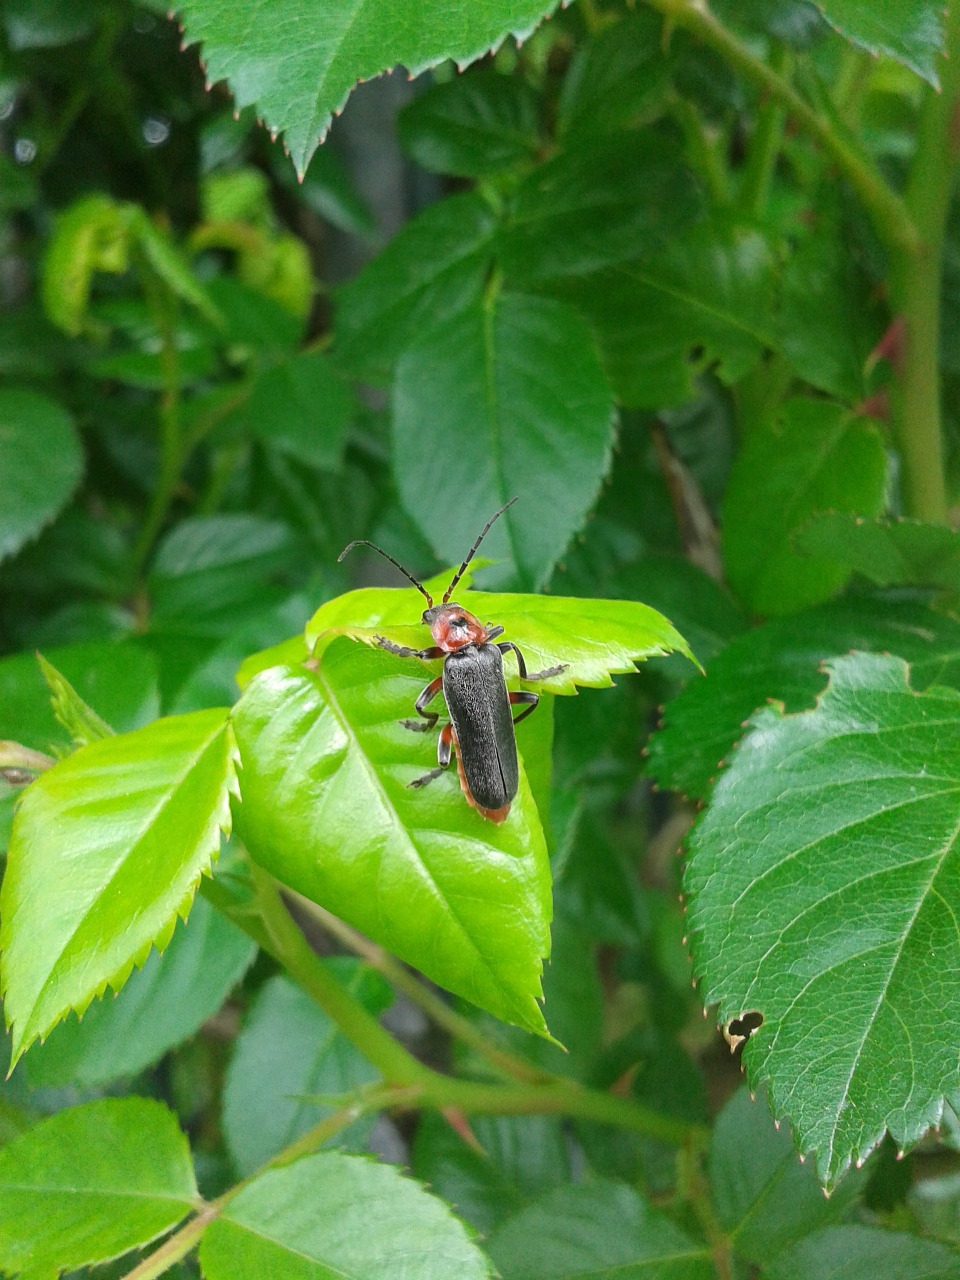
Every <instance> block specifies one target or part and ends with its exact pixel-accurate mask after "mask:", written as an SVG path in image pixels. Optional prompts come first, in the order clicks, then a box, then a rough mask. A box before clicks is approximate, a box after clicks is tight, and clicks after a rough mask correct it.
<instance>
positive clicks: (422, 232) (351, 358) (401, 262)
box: [334, 192, 496, 375]
mask: <svg viewBox="0 0 960 1280" xmlns="http://www.w3.org/2000/svg"><path fill="white" fill-rule="evenodd" d="M495 230H496V218H495V216H494V213H493V211H492V210H491V209H490V207H489V206H488V205H487V204H486V203H485V202H484V201H483V200H482V199H481V198H480V196H479V195H477V194H475V193H473V192H471V193H469V194H463V195H456V196H450V197H449V198H448V199H446V200H441V201H440V202H439V203H438V204H435V205H431V206H430V207H429V208H428V209H425V210H424V212H423V213H421V214H420V215H419V216H418V217H416V218H414V219H412V220H411V221H410V222H408V223H406V224H405V225H404V226H403V227H402V228H401V230H400V231H398V232H397V234H396V235H395V236H394V238H393V239H392V240H391V241H390V243H389V244H388V245H387V247H386V248H385V249H384V250H383V251H382V252H381V253H380V254H379V255H378V256H377V257H376V258H374V259H373V261H372V262H370V263H368V264H367V266H366V267H365V268H364V269H363V270H362V271H361V272H360V274H359V275H357V276H356V277H355V278H354V279H353V280H351V281H350V282H349V283H348V284H345V285H344V286H343V287H342V288H341V289H340V291H339V292H338V294H337V298H336V301H337V307H336V312H335V315H334V354H335V355H336V357H337V358H338V359H339V360H340V362H341V363H342V364H343V365H344V366H345V367H346V368H348V369H350V370H351V371H352V372H354V373H357V374H367V375H376V374H378V373H380V374H382V373H383V372H384V371H386V370H387V369H389V368H390V366H391V365H392V364H393V362H394V361H395V360H396V358H397V357H398V356H399V355H400V353H401V352H402V351H403V350H404V348H406V347H408V346H409V345H410V344H411V343H412V342H415V341H416V339H417V338H419V336H420V334H421V333H422V332H423V330H424V329H426V328H431V327H433V326H434V325H436V324H439V323H440V322H441V321H447V320H450V319H451V318H452V317H453V316H456V315H458V314H459V313H460V312H462V311H464V310H465V309H466V308H467V307H470V306H471V305H474V304H476V303H477V302H478V301H479V299H480V296H481V293H482V291H483V287H484V282H485V281H486V278H487V276H488V274H489V271H490V266H491V261H492V255H493V240H494V233H495Z"/></svg>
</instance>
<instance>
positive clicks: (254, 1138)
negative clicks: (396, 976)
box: [223, 956, 393, 1176]
mask: <svg viewBox="0 0 960 1280" xmlns="http://www.w3.org/2000/svg"><path fill="white" fill-rule="evenodd" d="M324 963H325V964H327V965H329V966H330V967H331V968H332V969H333V970H334V971H335V972H336V974H337V977H338V978H339V979H340V980H341V981H342V983H343V985H344V986H345V987H346V988H347V989H348V990H349V991H350V992H351V993H352V994H353V995H354V996H355V997H356V998H357V999H358V1000H359V1001H360V1003H361V1004H362V1005H363V1006H364V1008H365V1009H367V1010H368V1011H369V1012H370V1013H373V1014H380V1013H382V1012H383V1010H384V1009H386V1008H387V1007H388V1005H390V1003H391V1002H392V1000H393V992H392V991H391V989H390V987H389V986H387V984H386V982H385V981H384V980H383V979H382V978H381V977H380V976H379V975H378V974H377V973H376V972H375V971H374V970H372V969H370V968H369V967H368V966H366V965H363V964H361V963H360V962H359V961H357V960H353V959H352V958H350V957H346V956H338V957H335V958H334V959H332V960H327V961H324ZM376 1079H378V1073H377V1070H376V1068H375V1067H372V1066H371V1065H370V1063H369V1062H368V1061H367V1059H366V1058H364V1056H363V1055H362V1054H361V1053H360V1051H359V1050H358V1049H355V1048H354V1047H353V1045H352V1044H351V1043H350V1041H349V1040H348V1039H347V1038H346V1036H344V1035H343V1034H342V1032H340V1031H339V1030H338V1029H337V1027H336V1025H335V1024H334V1023H333V1022H332V1021H331V1020H330V1018H329V1017H328V1016H327V1015H326V1014H325V1013H324V1012H323V1010H322V1009H320V1008H319V1007H318V1006H317V1004H316V1002H315V1001H314V1000H312V999H311V998H310V996H308V995H307V994H306V993H305V992H304V991H302V990H301V989H300V988H299V987H297V986H295V985H294V984H293V983H292V982H291V981H290V980H289V979H288V978H285V977H284V976H283V975H278V976H277V977H274V978H271V979H270V980H269V981H268V982H266V983H265V984H264V985H263V986H262V987H261V988H260V991H259V992H258V993H257V998H256V1000H255V1001H254V1003H253V1005H252V1006H251V1008H250V1011H249V1013H248V1015H247V1019H246V1022H245V1023H244V1026H243V1029H242V1030H241V1032H240V1034H239V1035H238V1036H237V1039H236V1041H235V1043H234V1048H233V1056H232V1058H231V1059H230V1065H229V1067H228V1069H227V1078H226V1084H225V1086H224V1093H223V1134H224V1138H225V1139H226V1143H227V1149H228V1150H229V1152H230V1155H231V1156H232V1157H233V1163H234V1165H235V1167H236V1170H237V1172H238V1173H239V1174H241V1175H243V1176H246V1175H248V1174H251V1173H253V1172H254V1171H255V1170H256V1169H259V1168H260V1166H261V1165H262V1164H265V1163H266V1161H267V1160H269V1159H270V1157H271V1156H274V1155H276V1154H277V1152H278V1151H280V1150H282V1149H283V1148H284V1147H285V1146H287V1145H288V1144H289V1143H291V1142H293V1141H294V1140H295V1139H296V1138H299V1137H300V1136H301V1135H302V1134H304V1133H306V1132H307V1130H308V1129H311V1128H312V1127H313V1126H314V1125H315V1124H319V1122H320V1121H321V1120H322V1119H323V1118H324V1116H328V1115H331V1114H332V1113H333V1112H334V1111H335V1110H336V1109H337V1104H336V1103H335V1102H333V1101H331V1102H329V1103H326V1102H324V1101H323V1098H324V1097H328V1098H330V1099H335V1098H337V1097H339V1096H340V1095H342V1094H345V1093H350V1092H352V1091H354V1090H355V1089H358V1088H359V1087H360V1086H361V1085H364V1084H368V1083H370V1082H371V1081H373V1080H376ZM371 1124H372V1118H368V1119H363V1120H360V1121H358V1122H357V1123H355V1124H353V1125H350V1126H349V1128H347V1129H342V1130H340V1132H339V1133H338V1134H337V1135H336V1138H334V1139H333V1141H334V1142H335V1143H336V1145H337V1146H341V1147H342V1146H351V1147H354V1148H357V1147H360V1146H362V1145H363V1140H364V1137H365V1136H366V1134H367V1132H368V1131H369V1128H370V1125H371Z"/></svg>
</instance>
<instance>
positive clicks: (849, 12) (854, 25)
mask: <svg viewBox="0 0 960 1280" xmlns="http://www.w3.org/2000/svg"><path fill="white" fill-rule="evenodd" d="M816 5H817V8H818V9H819V10H820V12H821V13H822V14H823V16H824V17H825V18H826V20H827V21H828V22H829V23H830V25H831V26H832V27H835V28H836V29H837V31H839V32H840V34H841V35H842V36H846V38H847V39H848V40H852V41H853V43H854V44H858V45H860V47H861V48H862V49H867V50H868V51H869V52H870V53H885V54H888V55H889V56H890V57H891V58H896V59H897V61H898V62H902V63H903V65H904V66H905V67H909V68H910V69H911V70H912V71H915V72H916V73H917V75H918V76H923V78H924V80H927V81H929V83H930V84H932V85H933V86H934V87H935V88H936V87H938V85H939V81H938V78H937V67H936V59H937V54H938V53H943V51H944V32H943V13H944V9H943V6H942V5H941V4H939V3H938V0H883V3H882V4H876V3H875V2H874V0H816Z"/></svg>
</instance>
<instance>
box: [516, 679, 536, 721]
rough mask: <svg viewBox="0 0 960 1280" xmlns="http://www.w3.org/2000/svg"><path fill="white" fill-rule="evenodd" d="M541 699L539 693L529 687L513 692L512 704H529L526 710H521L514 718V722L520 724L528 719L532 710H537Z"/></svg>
mask: <svg viewBox="0 0 960 1280" xmlns="http://www.w3.org/2000/svg"><path fill="white" fill-rule="evenodd" d="M527 679H528V680H529V679H530V677H529V676H527ZM539 701H540V695H539V693H532V692H531V691H530V690H529V689H519V690H517V691H516V692H515V693H511V694H510V705H511V706H516V704H517V703H526V704H527V707H526V710H525V711H521V712H520V714H519V715H518V716H516V717H515V718H514V721H513V723H514V724H519V723H520V721H521V720H526V718H527V716H528V715H530V713H531V712H533V711H536V709H537V703H538V702H539Z"/></svg>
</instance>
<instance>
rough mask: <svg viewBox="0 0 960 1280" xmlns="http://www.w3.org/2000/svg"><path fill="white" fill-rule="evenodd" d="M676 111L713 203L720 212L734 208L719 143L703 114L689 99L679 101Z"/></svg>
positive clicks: (674, 106) (676, 104)
mask: <svg viewBox="0 0 960 1280" xmlns="http://www.w3.org/2000/svg"><path fill="white" fill-rule="evenodd" d="M672 111H673V115H674V116H675V117H676V120H677V123H678V124H679V125H680V128H681V129H682V130H683V136H684V138H685V139H686V142H687V150H688V151H689V153H690V159H691V161H692V163H693V165H694V167H695V168H696V169H697V170H698V171H699V173H700V176H701V177H702V178H703V180H704V182H705V183H706V184H707V189H708V190H709V192H710V198H711V199H712V200H713V203H714V204H715V205H717V206H718V207H720V208H722V207H723V206H724V205H728V204H730V181H729V174H728V173H727V167H726V165H725V164H724V162H723V158H722V157H721V155H720V154H719V152H718V150H717V143H716V140H715V139H714V138H712V137H711V136H710V134H709V133H708V132H707V126H706V125H705V124H704V122H703V117H702V116H701V115H700V112H699V111H698V110H697V109H696V107H695V106H693V104H692V103H691V102H688V101H687V99H686V98H681V97H678V98H676V99H675V101H674V103H673V106H672Z"/></svg>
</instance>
